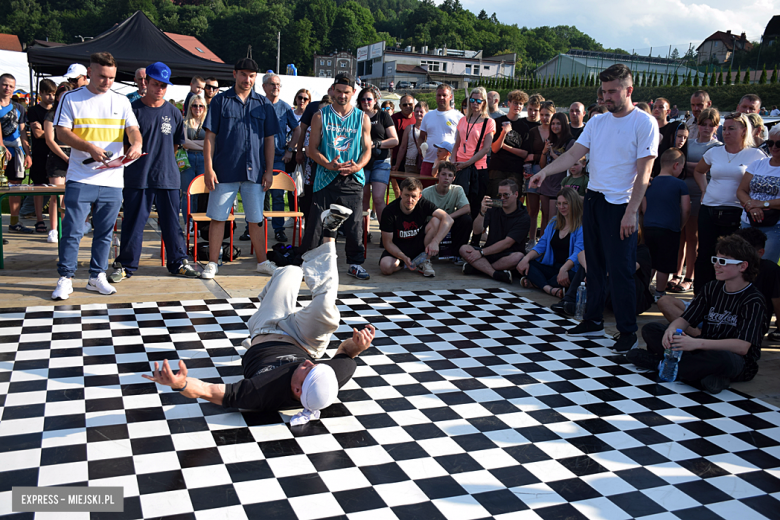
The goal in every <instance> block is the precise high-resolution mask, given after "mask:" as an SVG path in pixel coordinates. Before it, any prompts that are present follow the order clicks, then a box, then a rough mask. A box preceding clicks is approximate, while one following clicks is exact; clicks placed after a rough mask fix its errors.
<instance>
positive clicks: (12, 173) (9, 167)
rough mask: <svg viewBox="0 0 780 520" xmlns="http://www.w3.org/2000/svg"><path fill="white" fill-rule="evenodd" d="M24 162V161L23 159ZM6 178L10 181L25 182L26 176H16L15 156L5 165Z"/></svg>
mask: <svg viewBox="0 0 780 520" xmlns="http://www.w3.org/2000/svg"><path fill="white" fill-rule="evenodd" d="M22 160H24V159H22ZM5 176H6V177H8V180H9V181H19V182H21V181H23V180H24V174H22V176H21V177H19V176H18V175H17V174H16V156H15V155H14V156H13V157H11V160H10V161H8V162H7V163H5Z"/></svg>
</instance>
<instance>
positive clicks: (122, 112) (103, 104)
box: [54, 87, 138, 188]
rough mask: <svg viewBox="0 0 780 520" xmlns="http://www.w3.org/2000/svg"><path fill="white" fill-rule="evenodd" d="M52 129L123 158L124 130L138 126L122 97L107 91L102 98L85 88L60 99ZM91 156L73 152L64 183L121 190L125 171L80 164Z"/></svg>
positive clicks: (125, 99) (79, 151)
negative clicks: (70, 133) (65, 130)
mask: <svg viewBox="0 0 780 520" xmlns="http://www.w3.org/2000/svg"><path fill="white" fill-rule="evenodd" d="M54 125H55V126H62V127H64V128H69V129H72V130H73V133H74V134H76V136H78V137H80V138H82V139H84V140H85V141H87V142H89V143H92V144H94V145H96V146H99V147H100V148H102V149H104V150H106V151H107V152H112V153H113V154H114V155H113V157H119V156H121V155H122V154H123V152H124V150H123V144H122V143H123V140H124V137H125V129H127V128H129V127H131V126H138V121H137V120H136V117H135V114H133V108H132V106H131V105H130V101H129V100H128V99H127V97H126V96H123V95H121V94H118V93H116V92H114V91H113V90H109V91H108V92H106V93H105V94H93V93H92V92H90V91H89V89H88V88H87V87H81V88H77V89H76V90H72V91H70V92H65V93H64V94H63V95H62V97H61V98H60V104H59V105H58V107H57V112H56V113H55V114H54ZM91 157H92V156H91V155H90V154H89V153H87V152H82V151H81V150H76V149H75V148H73V149H72V150H71V153H70V161H69V162H68V174H67V177H66V178H65V179H66V180H67V181H74V182H82V183H84V184H94V185H96V186H107V187H111V188H124V185H125V168H124V167H123V166H120V167H119V168H108V169H101V170H95V169H94V168H95V166H98V165H99V164H98V163H94V162H93V163H91V164H83V162H84V161H85V160H86V159H90V158H91Z"/></svg>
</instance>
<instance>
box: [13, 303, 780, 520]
mask: <svg viewBox="0 0 780 520" xmlns="http://www.w3.org/2000/svg"><path fill="white" fill-rule="evenodd" d="M302 300H303V299H302ZM301 303H302V304H304V305H305V303H306V302H305V301H302V302H301ZM256 306H257V301H256V300H255V299H253V300H249V299H236V300H213V301H183V302H169V303H139V304H108V305H106V304H96V305H83V306H60V307H54V308H52V307H35V308H26V309H24V308H22V309H6V310H0V414H1V417H2V420H1V421H0V515H10V514H11V488H12V486H57V485H66V484H67V485H90V486H122V487H123V488H124V494H125V508H124V513H102V514H96V513H92V514H91V518H101V517H105V518H111V519H120V518H151V517H160V516H175V517H176V518H198V519H211V518H231V519H233V518H236V519H237V518H248V519H259V518H262V519H265V518H295V517H297V518H300V519H314V518H328V517H348V518H370V519H371V520H380V519H384V518H401V519H404V518H411V519H424V520H433V519H435V518H451V519H473V518H488V517H496V518H517V519H538V518H541V519H545V520H552V519H558V518H561V519H564V518H566V519H578V518H581V519H600V518H604V519H628V518H639V517H642V518H653V519H667V518H668V519H672V518H677V519H689V518H690V519H694V518H695V519H699V518H723V519H727V520H733V519H738V520H749V519H754V518H768V519H772V518H774V519H777V518H780V413H779V412H778V409H777V408H775V407H773V406H770V405H768V404H765V403H761V402H759V401H757V400H755V399H751V398H750V397H748V396H746V395H743V394H740V393H739V392H735V391H725V392H723V393H721V394H720V395H718V396H711V395H708V394H705V393H703V392H700V391H697V390H696V389H694V388H692V387H690V386H687V385H684V384H679V383H678V384H656V383H655V382H653V381H652V380H651V379H648V378H647V377H646V376H644V375H642V374H639V373H637V371H636V370H635V369H634V367H633V365H630V364H629V365H626V364H619V363H618V361H620V359H621V356H614V355H612V354H611V353H610V352H609V351H608V350H607V349H606V348H605V347H604V345H607V344H609V343H610V340H608V339H606V338H605V339H604V340H597V341H595V342H594V341H589V340H581V341H580V340H576V341H571V340H570V339H569V338H567V337H566V336H564V334H563V333H564V329H565V328H566V327H568V326H569V325H571V324H570V323H569V322H568V321H566V320H563V319H561V318H559V317H558V316H556V315H554V314H552V313H551V312H550V311H549V310H548V309H545V308H542V307H539V306H538V305H536V304H534V303H533V302H531V301H529V300H527V299H525V298H521V297H519V296H517V295H515V294H512V293H509V292H503V291H485V290H481V289H476V290H455V291H421V292H397V293H374V294H369V293H364V294H355V295H351V296H344V297H342V299H341V300H340V301H339V306H340V309H341V312H342V319H343V324H342V326H341V327H340V328H339V330H338V332H337V333H336V336H338V338H339V339H344V338H346V337H348V336H349V334H350V332H349V331H350V327H351V326H359V325H361V324H364V323H373V324H374V325H375V326H376V327H377V330H378V332H377V338H376V340H375V347H374V348H371V349H370V350H368V351H366V352H365V353H364V354H363V355H361V356H360V358H359V363H358V364H359V366H358V369H357V372H356V373H355V377H354V378H353V380H352V381H350V382H349V383H348V384H347V386H345V387H344V388H343V389H342V391H341V392H340V394H339V399H340V402H338V403H336V404H334V405H333V406H331V407H330V408H328V409H327V410H325V411H324V412H323V414H322V420H321V421H317V422H312V423H310V424H308V425H306V426H303V427H296V428H293V429H291V428H290V426H289V424H288V421H289V415H285V414H277V413H272V414H260V413H254V412H226V411H225V410H224V409H222V408H221V407H218V406H215V405H212V404H210V403H207V402H194V401H192V400H188V399H186V398H183V397H182V396H180V395H179V394H178V393H175V392H172V391H170V389H168V388H158V387H156V385H155V384H153V383H150V382H148V381H147V380H145V379H143V378H141V374H142V373H149V370H150V368H149V367H150V362H153V361H156V360H162V359H166V358H167V359H174V360H175V359H177V358H181V359H185V360H187V364H188V366H189V367H190V374H191V375H193V376H195V377H199V378H202V379H206V380H208V381H211V382H220V381H224V382H233V381H236V380H238V379H239V378H240V377H241V366H240V363H241V360H240V354H242V352H243V349H242V347H241V340H242V339H244V337H245V336H246V334H247V330H246V327H245V324H244V322H245V321H246V320H247V319H248V318H249V316H250V315H251V314H252V313H253V311H254V309H255V307H256ZM337 344H338V341H337V340H336V339H334V341H333V342H332V347H334V348H335V346H336V345H337ZM333 352H334V350H329V351H328V353H327V354H326V356H330V355H332V353H333ZM18 516H19V517H32V516H33V513H19V514H18ZM89 517H90V514H89V513H70V514H64V513H57V514H54V513H49V514H46V515H44V514H42V513H38V514H37V516H36V518H58V519H59V518H89Z"/></svg>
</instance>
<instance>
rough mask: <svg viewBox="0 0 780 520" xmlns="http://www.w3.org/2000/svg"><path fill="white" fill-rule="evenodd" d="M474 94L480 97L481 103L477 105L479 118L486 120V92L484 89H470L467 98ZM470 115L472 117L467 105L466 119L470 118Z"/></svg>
mask: <svg viewBox="0 0 780 520" xmlns="http://www.w3.org/2000/svg"><path fill="white" fill-rule="evenodd" d="M474 94H479V95H480V96H482V100H483V103H482V104H481V105H479V110H480V112H479V116H480V117H484V118H486V119H487V117H488V102H487V90H485V87H474V88H473V89H471V92H469V96H473V95H474ZM466 101H468V100H466ZM471 115H472V111H471V103H469V104H468V105H467V106H466V117H471Z"/></svg>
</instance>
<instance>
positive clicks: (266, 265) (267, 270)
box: [257, 260, 276, 276]
mask: <svg viewBox="0 0 780 520" xmlns="http://www.w3.org/2000/svg"><path fill="white" fill-rule="evenodd" d="M274 271H276V264H275V263H273V262H272V261H270V260H266V261H265V262H260V263H259V264H257V272H258V273H260V274H267V275H268V276H271V275H272V274H274Z"/></svg>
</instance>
